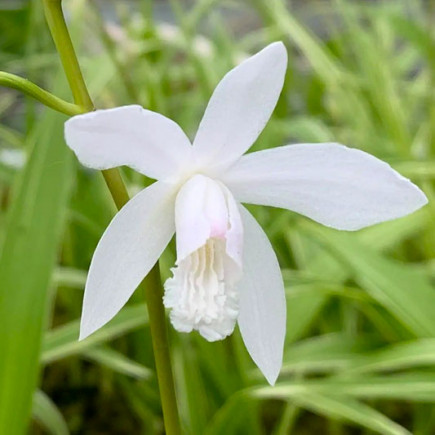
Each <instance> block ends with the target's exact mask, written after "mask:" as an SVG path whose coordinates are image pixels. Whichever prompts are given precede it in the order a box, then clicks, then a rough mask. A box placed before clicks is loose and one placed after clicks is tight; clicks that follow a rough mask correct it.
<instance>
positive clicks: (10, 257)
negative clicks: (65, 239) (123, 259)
mask: <svg viewBox="0 0 435 435" xmlns="http://www.w3.org/2000/svg"><path fill="white" fill-rule="evenodd" d="M64 120H65V117H63V116H61V115H58V114H55V113H52V112H48V111H47V112H44V115H43V117H42V119H40V121H39V123H38V126H37V130H36V131H35V134H34V135H33V136H32V138H31V139H32V144H29V145H33V149H32V153H31V155H30V158H29V160H28V162H27V165H26V167H25V168H24V170H23V172H22V173H21V174H20V177H19V179H18V180H17V181H18V183H17V187H16V189H15V195H14V200H13V206H12V208H11V210H10V213H9V219H8V224H7V225H8V226H7V230H6V237H5V240H4V243H3V251H2V256H1V258H0V282H1V287H0V319H1V322H2V327H1V328H0V348H1V357H0V433H10V434H14V435H15V434H21V433H24V432H25V429H26V426H27V421H28V418H29V415H30V409H31V403H32V395H33V391H34V389H35V387H36V382H37V376H38V371H39V353H40V346H41V340H42V333H43V330H44V327H45V323H46V320H47V314H48V307H49V302H50V299H51V293H50V292H49V288H50V277H51V270H52V268H53V265H54V263H55V258H56V253H57V249H58V243H59V238H60V235H61V230H62V224H63V222H64V217H65V214H66V213H65V212H66V205H67V201H68V194H69V190H70V185H71V181H72V179H73V177H72V173H71V169H72V166H71V162H72V160H71V158H72V155H71V152H70V151H69V150H68V149H67V147H66V146H65V144H64V143H63V122H64Z"/></svg>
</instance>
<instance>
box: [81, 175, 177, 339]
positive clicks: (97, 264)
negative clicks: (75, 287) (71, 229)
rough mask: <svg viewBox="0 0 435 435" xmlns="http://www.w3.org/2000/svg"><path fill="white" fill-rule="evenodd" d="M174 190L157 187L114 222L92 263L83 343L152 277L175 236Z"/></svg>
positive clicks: (138, 197) (134, 201)
mask: <svg viewBox="0 0 435 435" xmlns="http://www.w3.org/2000/svg"><path fill="white" fill-rule="evenodd" d="M174 202H175V189H174V186H173V185H172V184H169V183H164V182H161V181H157V182H156V183H154V184H152V185H151V186H150V187H148V188H146V189H144V190H143V191H141V192H140V193H138V194H137V195H136V196H135V197H134V198H133V199H131V200H130V201H129V202H128V203H127V204H126V205H125V206H124V207H123V208H122V209H121V210H120V211H119V212H118V214H117V215H116V216H115V217H114V219H113V220H112V222H111V223H110V225H109V226H108V227H107V229H106V231H105V232H104V234H103V236H102V238H101V240H100V241H99V243H98V246H97V248H96V250H95V253H94V257H93V258H92V262H91V266H90V269H89V275H88V280H87V283H86V289H85V296H84V301H83V313H82V320H81V327H80V339H84V338H86V337H87V336H88V335H90V334H92V333H93V332H94V331H96V330H97V329H99V328H100V327H101V326H103V325H104V324H106V323H107V322H108V321H109V320H110V319H111V318H112V317H113V316H115V314H116V313H117V312H118V311H119V310H120V309H121V308H122V307H123V306H124V304H125V303H126V302H127V300H128V299H129V298H130V296H131V295H132V294H133V292H134V290H135V289H136V288H137V286H138V285H139V284H140V282H141V281H142V280H143V278H144V277H145V276H146V275H147V274H148V272H149V271H150V270H151V268H152V267H153V266H154V264H155V263H156V262H157V260H158V258H159V257H160V255H161V254H162V252H163V250H164V249H165V247H166V245H167V244H168V243H169V241H170V240H171V237H172V236H173V234H174V231H175V225H174Z"/></svg>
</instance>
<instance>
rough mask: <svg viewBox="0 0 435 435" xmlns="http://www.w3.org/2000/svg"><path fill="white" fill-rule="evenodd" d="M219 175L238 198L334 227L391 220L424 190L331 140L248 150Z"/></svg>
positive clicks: (422, 200) (422, 199)
mask: <svg viewBox="0 0 435 435" xmlns="http://www.w3.org/2000/svg"><path fill="white" fill-rule="evenodd" d="M222 180H223V182H224V183H225V184H226V185H227V186H228V188H229V189H230V190H231V191H232V192H233V194H234V196H235V197H236V199H238V200H239V201H241V202H246V203H250V204H261V205H269V206H273V207H281V208H287V209H289V210H293V211H296V212H298V213H301V214H303V215H305V216H308V217H309V218H311V219H313V220H315V221H317V222H320V223H321V224H323V225H326V226H329V227H333V228H336V229H339V230H349V231H353V230H358V229H360V228H364V227H366V226H368V225H373V224H377V223H379V222H384V221H388V220H391V219H396V218H399V217H401V216H405V215H407V214H409V213H412V212H414V211H415V210H417V209H419V208H420V207H422V206H423V205H425V204H426V203H427V198H426V196H425V195H424V193H423V192H422V191H421V190H420V189H419V188H418V187H417V186H416V185H415V184H413V183H411V182H410V181H409V180H408V179H406V178H404V177H402V176H401V175H400V174H399V173H398V172H396V171H395V170H394V169H392V168H391V167H390V166H389V165H388V164H387V163H385V162H383V161H381V160H379V159H377V158H376V157H374V156H372V155H370V154H367V153H365V152H363V151H360V150H357V149H352V148H348V147H345V146H343V145H339V144H335V143H321V144H299V145H288V146H284V147H279V148H274V149H269V150H265V151H259V152H256V153H251V154H248V155H246V156H243V157H242V158H241V159H240V160H239V161H238V162H236V163H235V164H234V165H233V166H232V167H231V168H229V170H228V171H227V173H226V174H224V175H223V176H222Z"/></svg>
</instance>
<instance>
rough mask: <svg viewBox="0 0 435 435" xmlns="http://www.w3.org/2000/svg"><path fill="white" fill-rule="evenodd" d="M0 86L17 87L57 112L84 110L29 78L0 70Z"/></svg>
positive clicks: (70, 112)
mask: <svg viewBox="0 0 435 435" xmlns="http://www.w3.org/2000/svg"><path fill="white" fill-rule="evenodd" d="M0 86H5V87H7V88H12V89H17V90H18V91H21V92H23V93H25V94H26V95H29V96H30V97H32V98H35V99H36V100H38V101H40V102H41V103H42V104H45V105H46V106H48V107H51V108H52V109H54V110H57V111H58V112H61V113H65V114H66V115H70V116H73V115H78V114H79V113H83V112H84V109H83V107H80V106H79V105H77V104H72V103H68V102H67V101H64V100H62V99H61V98H59V97H56V96H55V95H53V94H50V92H47V91H45V90H44V89H42V88H40V87H39V86H37V85H35V84H34V83H32V82H30V81H29V80H27V79H24V78H22V77H19V76H16V75H15V74H10V73H7V72H3V71H0Z"/></svg>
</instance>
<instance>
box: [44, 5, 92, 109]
mask: <svg viewBox="0 0 435 435" xmlns="http://www.w3.org/2000/svg"><path fill="white" fill-rule="evenodd" d="M42 3H43V5H44V12H45V18H46V20H47V24H48V27H49V28H50V32H51V35H52V36H53V40H54V44H55V45H56V48H57V52H58V53H59V56H60V60H61V62H62V65H63V69H64V70H65V74H66V78H67V80H68V82H69V86H70V88H71V92H72V94H73V97H74V101H75V103H76V104H78V105H80V106H83V107H84V108H85V109H86V110H85V111H86V112H89V111H91V110H93V109H94V105H93V103H92V100H91V97H90V96H89V92H88V90H87V88H86V84H85V81H84V79H83V75H82V71H81V69H80V65H79V62H78V60H77V56H76V53H75V51H74V46H73V44H72V41H71V38H70V36H69V32H68V28H67V27H66V23H65V18H64V16H63V11H62V0H42Z"/></svg>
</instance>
